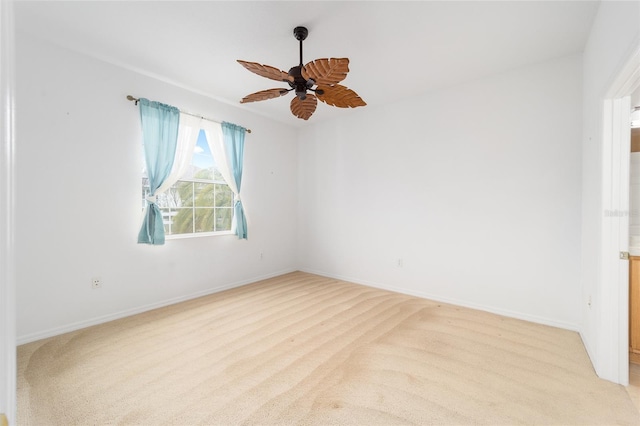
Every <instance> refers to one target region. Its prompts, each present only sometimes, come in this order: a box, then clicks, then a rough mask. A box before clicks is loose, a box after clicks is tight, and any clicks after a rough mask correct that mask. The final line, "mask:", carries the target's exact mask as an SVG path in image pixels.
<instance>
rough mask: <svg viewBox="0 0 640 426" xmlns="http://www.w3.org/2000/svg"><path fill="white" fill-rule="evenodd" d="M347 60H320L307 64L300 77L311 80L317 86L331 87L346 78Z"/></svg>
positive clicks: (347, 70)
mask: <svg viewBox="0 0 640 426" xmlns="http://www.w3.org/2000/svg"><path fill="white" fill-rule="evenodd" d="M348 72H349V58H329V59H327V58H322V59H316V60H315V61H311V62H309V63H308V64H307V65H305V66H304V67H303V68H302V77H304V79H305V80H309V79H312V80H313V81H315V82H316V84H318V85H323V86H324V85H327V86H333V85H334V84H337V83H340V82H341V81H342V80H344V79H345V78H346V77H347V73H348Z"/></svg>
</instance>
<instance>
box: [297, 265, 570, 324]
mask: <svg viewBox="0 0 640 426" xmlns="http://www.w3.org/2000/svg"><path fill="white" fill-rule="evenodd" d="M300 271H302V272H307V273H309V274H316V275H322V276H324V277H329V278H335V279H337V280H342V281H349V282H352V283H355V284H362V285H366V286H368V287H374V288H379V289H381V290H388V291H393V292H395V293H401V294H406V295H409V296H415V297H420V298H422V299H429V300H433V301H435V302H442V303H448V304H451V305H456V306H461V307H465V308H470V309H477V310H479V311H485V312H490V313H492V314H497V315H502V316H505V317H509V318H515V319H520V320H524V321H529V322H533V323H536V324H542V325H548V326H551V327H557V328H562V329H564V330H570V331H575V332H578V333H579V332H580V326H579V324H574V323H569V322H564V321H557V320H554V319H550V318H544V317H539V316H536V315H529V314H525V313H522V312H517V311H510V310H507V309H500V308H495V307H493V306H486V305H481V304H477V303H470V302H468V301H466V300H460V299H453V298H448V297H442V296H439V295H436V294H431V293H426V292H421V291H413V290H407V289H404V288H401V287H395V286H390V285H386V284H382V283H378V282H373V281H368V280H361V279H358V278H354V277H348V276H344V275H340V274H330V273H326V272H323V271H316V270H313V269H307V268H302V269H300Z"/></svg>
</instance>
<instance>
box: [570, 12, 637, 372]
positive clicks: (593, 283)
mask: <svg viewBox="0 0 640 426" xmlns="http://www.w3.org/2000/svg"><path fill="white" fill-rule="evenodd" d="M639 40H640V2H637V1H634V2H609V1H604V2H602V3H601V4H600V7H599V9H598V14H597V15H596V18H595V20H594V23H593V27H592V29H591V32H590V35H589V40H588V42H587V45H586V47H585V51H584V64H583V69H584V87H583V117H584V120H583V123H584V127H583V134H582V152H583V156H582V169H583V171H582V182H583V186H582V188H583V189H582V216H583V225H582V268H581V283H582V303H581V310H582V336H583V340H584V342H585V346H586V347H587V351H588V352H589V355H590V356H591V360H592V362H593V364H594V366H595V369H596V372H597V373H598V374H599V375H600V376H601V377H603V378H607V379H609V380H614V381H618V377H617V375H618V372H617V368H615V367H614V365H615V364H616V362H614V360H613V359H612V358H611V356H612V354H613V353H614V348H613V347H612V346H613V345H617V336H618V334H617V333H613V332H612V331H613V329H612V328H611V327H610V326H611V325H612V324H613V325H614V326H615V321H613V323H612V319H611V318H607V317H606V316H603V306H602V304H601V301H602V297H601V296H602V293H603V290H604V289H605V288H606V287H608V286H616V285H617V284H616V283H610V282H604V281H603V280H602V279H601V278H602V277H601V273H602V260H603V258H602V256H603V254H602V247H601V243H602V242H601V234H600V233H601V230H602V226H603V224H604V221H605V220H607V219H606V218H605V217H604V210H605V209H607V208H608V206H605V205H603V198H602V184H601V182H602V179H603V176H602V173H603V168H602V161H603V138H602V135H603V129H602V123H603V106H604V102H603V101H604V99H605V96H606V92H607V90H609V88H610V87H611V85H612V83H613V81H614V78H615V77H616V76H617V75H618V73H619V72H620V70H621V68H622V67H623V66H624V63H625V62H626V60H627V59H628V58H629V57H630V55H631V53H632V49H633V48H634V46H637V45H638V42H639ZM609 255H613V256H615V255H616V253H609ZM589 296H591V297H592V306H591V307H589V306H588V305H587V303H586V302H587V300H588V298H589ZM605 311H606V309H605ZM616 350H617V349H616Z"/></svg>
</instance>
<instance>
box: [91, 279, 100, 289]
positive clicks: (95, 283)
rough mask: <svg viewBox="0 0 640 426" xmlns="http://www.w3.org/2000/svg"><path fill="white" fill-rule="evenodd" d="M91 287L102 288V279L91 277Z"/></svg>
mask: <svg viewBox="0 0 640 426" xmlns="http://www.w3.org/2000/svg"><path fill="white" fill-rule="evenodd" d="M91 288H93V289H96V288H102V279H100V278H97V277H94V278H91Z"/></svg>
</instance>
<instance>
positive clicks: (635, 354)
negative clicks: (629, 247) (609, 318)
mask: <svg viewBox="0 0 640 426" xmlns="http://www.w3.org/2000/svg"><path fill="white" fill-rule="evenodd" d="M629 361H631V362H633V363H636V364H640V256H631V257H630V258H629Z"/></svg>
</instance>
